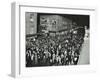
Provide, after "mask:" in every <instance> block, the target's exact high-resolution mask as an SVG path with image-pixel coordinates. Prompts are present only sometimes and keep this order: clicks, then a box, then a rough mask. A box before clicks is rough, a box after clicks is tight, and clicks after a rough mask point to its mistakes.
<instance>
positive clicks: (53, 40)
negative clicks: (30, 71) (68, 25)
mask: <svg viewBox="0 0 100 80" xmlns="http://www.w3.org/2000/svg"><path fill="white" fill-rule="evenodd" d="M82 31H83V32H82ZM53 34H55V35H51V33H50V32H48V33H43V34H41V35H37V34H36V35H34V36H31V37H26V67H35V66H58V65H77V63H78V60H79V55H80V51H81V47H82V43H83V42H84V34H85V32H84V28H82V29H76V30H75V29H72V30H70V31H61V32H57V33H53Z"/></svg>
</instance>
